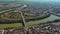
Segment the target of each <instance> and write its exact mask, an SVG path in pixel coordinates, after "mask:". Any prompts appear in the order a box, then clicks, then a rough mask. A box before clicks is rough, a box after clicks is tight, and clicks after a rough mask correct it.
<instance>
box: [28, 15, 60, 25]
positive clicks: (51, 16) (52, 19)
mask: <svg viewBox="0 0 60 34" xmlns="http://www.w3.org/2000/svg"><path fill="white" fill-rule="evenodd" d="M56 19H60V17H58V16H55V15H50V17H47V18H45V19H42V20H36V21H29V22H28V23H27V25H28V24H29V25H32V24H39V23H46V22H47V21H54V20H56Z"/></svg>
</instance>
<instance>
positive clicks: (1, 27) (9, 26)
mask: <svg viewBox="0 0 60 34" xmlns="http://www.w3.org/2000/svg"><path fill="white" fill-rule="evenodd" d="M59 18H60V17H57V16H54V15H50V17H47V18H45V19H42V20H36V21H29V22H27V23H26V25H27V26H32V25H36V24H40V23H46V22H48V21H54V20H56V19H59ZM21 26H22V24H21V23H13V24H0V29H3V28H13V27H14V28H15V27H21Z"/></svg>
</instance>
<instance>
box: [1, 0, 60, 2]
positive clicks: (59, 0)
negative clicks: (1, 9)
mask: <svg viewBox="0 0 60 34" xmlns="http://www.w3.org/2000/svg"><path fill="white" fill-rule="evenodd" d="M0 1H36V2H50V1H52V2H60V0H0Z"/></svg>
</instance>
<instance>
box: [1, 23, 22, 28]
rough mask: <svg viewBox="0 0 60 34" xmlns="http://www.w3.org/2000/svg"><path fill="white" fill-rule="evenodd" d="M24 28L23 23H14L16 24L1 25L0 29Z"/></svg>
mask: <svg viewBox="0 0 60 34" xmlns="http://www.w3.org/2000/svg"><path fill="white" fill-rule="evenodd" d="M20 26H22V24H21V23H14V24H0V29H3V28H12V27H20Z"/></svg>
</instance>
